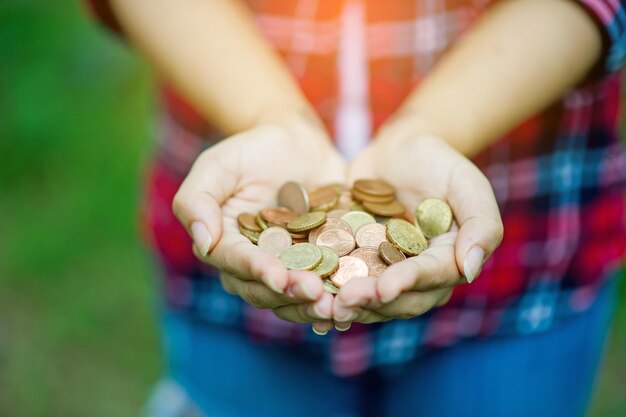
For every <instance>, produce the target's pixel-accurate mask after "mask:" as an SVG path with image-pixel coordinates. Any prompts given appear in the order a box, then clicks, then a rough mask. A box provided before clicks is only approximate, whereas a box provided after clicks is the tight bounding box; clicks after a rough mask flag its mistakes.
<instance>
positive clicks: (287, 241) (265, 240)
mask: <svg viewBox="0 0 626 417" xmlns="http://www.w3.org/2000/svg"><path fill="white" fill-rule="evenodd" d="M292 243H293V241H292V240H291V235H290V234H289V232H288V231H286V230H285V229H283V228H281V227H270V228H267V229H265V230H264V231H263V232H261V234H260V235H259V240H258V243H257V244H258V245H259V247H260V248H262V249H265V250H266V251H268V252H269V253H271V254H272V255H274V256H278V255H280V254H281V253H282V252H283V251H284V250H285V249H287V248H288V247H290V246H291V244H292Z"/></svg>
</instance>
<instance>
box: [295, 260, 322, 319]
mask: <svg viewBox="0 0 626 417" xmlns="http://www.w3.org/2000/svg"><path fill="white" fill-rule="evenodd" d="M287 279H288V283H287V289H286V291H285V294H287V295H291V296H293V297H296V298H298V299H301V300H308V301H314V300H319V299H320V297H322V296H323V295H324V294H326V293H325V292H324V287H323V285H322V281H321V280H320V277H319V276H317V275H316V274H314V273H313V272H310V271H291V270H289V271H287ZM328 295H330V294H328ZM329 317H330V316H329Z"/></svg>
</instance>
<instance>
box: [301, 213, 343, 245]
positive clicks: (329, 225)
mask: <svg viewBox="0 0 626 417" xmlns="http://www.w3.org/2000/svg"><path fill="white" fill-rule="evenodd" d="M331 229H340V230H345V231H346V232H348V233H350V234H352V229H351V228H350V225H349V224H348V223H346V222H344V221H343V220H341V219H334V218H333V219H326V223H324V224H323V225H321V226H320V227H317V228H315V229H313V230H311V232H310V233H309V242H311V243H315V242H316V241H317V237H318V236H319V235H320V234H322V233H324V232H325V231H327V230H331Z"/></svg>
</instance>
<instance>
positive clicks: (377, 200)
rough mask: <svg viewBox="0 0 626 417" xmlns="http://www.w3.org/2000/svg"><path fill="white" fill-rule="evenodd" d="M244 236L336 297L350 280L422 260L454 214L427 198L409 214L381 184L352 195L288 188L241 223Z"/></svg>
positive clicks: (332, 188) (367, 184) (359, 184)
mask: <svg viewBox="0 0 626 417" xmlns="http://www.w3.org/2000/svg"><path fill="white" fill-rule="evenodd" d="M237 220H238V222H239V230H240V231H241V234H242V235H244V236H245V237H247V238H248V239H250V241H251V242H252V243H254V244H256V245H258V246H259V247H260V248H263V249H265V250H266V251H268V252H270V253H272V254H274V255H276V256H277V257H278V258H279V259H280V260H281V261H282V262H283V263H284V264H285V266H286V267H287V268H288V269H295V270H307V271H313V272H315V273H316V274H317V275H319V276H320V277H321V278H322V279H323V280H324V290H325V291H327V292H330V293H332V294H336V293H337V292H338V291H339V288H340V287H341V286H342V285H344V284H345V283H346V282H348V281H349V280H350V279H353V278H357V277H366V276H379V275H380V274H381V273H382V272H383V271H384V270H385V269H386V268H387V266H389V265H391V264H394V263H396V262H400V261H402V260H404V259H406V257H407V256H409V257H410V256H417V255H419V254H420V253H421V252H423V251H424V250H425V249H426V248H427V247H428V240H427V239H431V238H434V237H436V236H438V235H440V234H442V233H445V232H447V231H448V230H449V229H450V226H451V225H452V211H451V210H450V207H449V206H448V205H447V204H446V203H445V202H444V201H442V200H440V199H437V198H428V199H426V200H424V201H423V202H422V203H421V204H420V205H419V206H418V207H417V209H416V210H415V213H414V214H411V213H408V212H407V209H406V207H405V206H404V204H402V203H401V202H400V201H398V200H396V190H395V189H394V187H393V186H391V185H390V184H388V183H387V182H385V181H382V180H358V181H355V183H354V186H353V187H352V189H351V190H345V189H344V187H343V186H342V185H339V184H333V185H328V186H324V187H320V188H317V189H315V190H312V191H311V192H307V191H306V190H305V188H304V187H302V186H301V185H300V184H298V183H295V182H288V183H286V184H285V185H283V187H281V189H280V190H279V192H278V205H277V206H276V207H268V208H264V209H263V210H261V211H260V212H259V213H256V214H252V213H242V214H240V215H239V216H238V218H237Z"/></svg>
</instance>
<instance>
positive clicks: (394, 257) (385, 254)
mask: <svg viewBox="0 0 626 417" xmlns="http://www.w3.org/2000/svg"><path fill="white" fill-rule="evenodd" d="M378 253H379V254H380V257H381V259H382V260H383V261H385V263H386V264H387V265H392V264H395V263H397V262H402V261H404V260H405V259H406V256H404V253H402V251H400V250H399V249H398V248H396V247H395V246H393V245H392V244H391V243H389V242H386V241H385V242H383V243H381V244H380V246H379V247H378Z"/></svg>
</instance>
